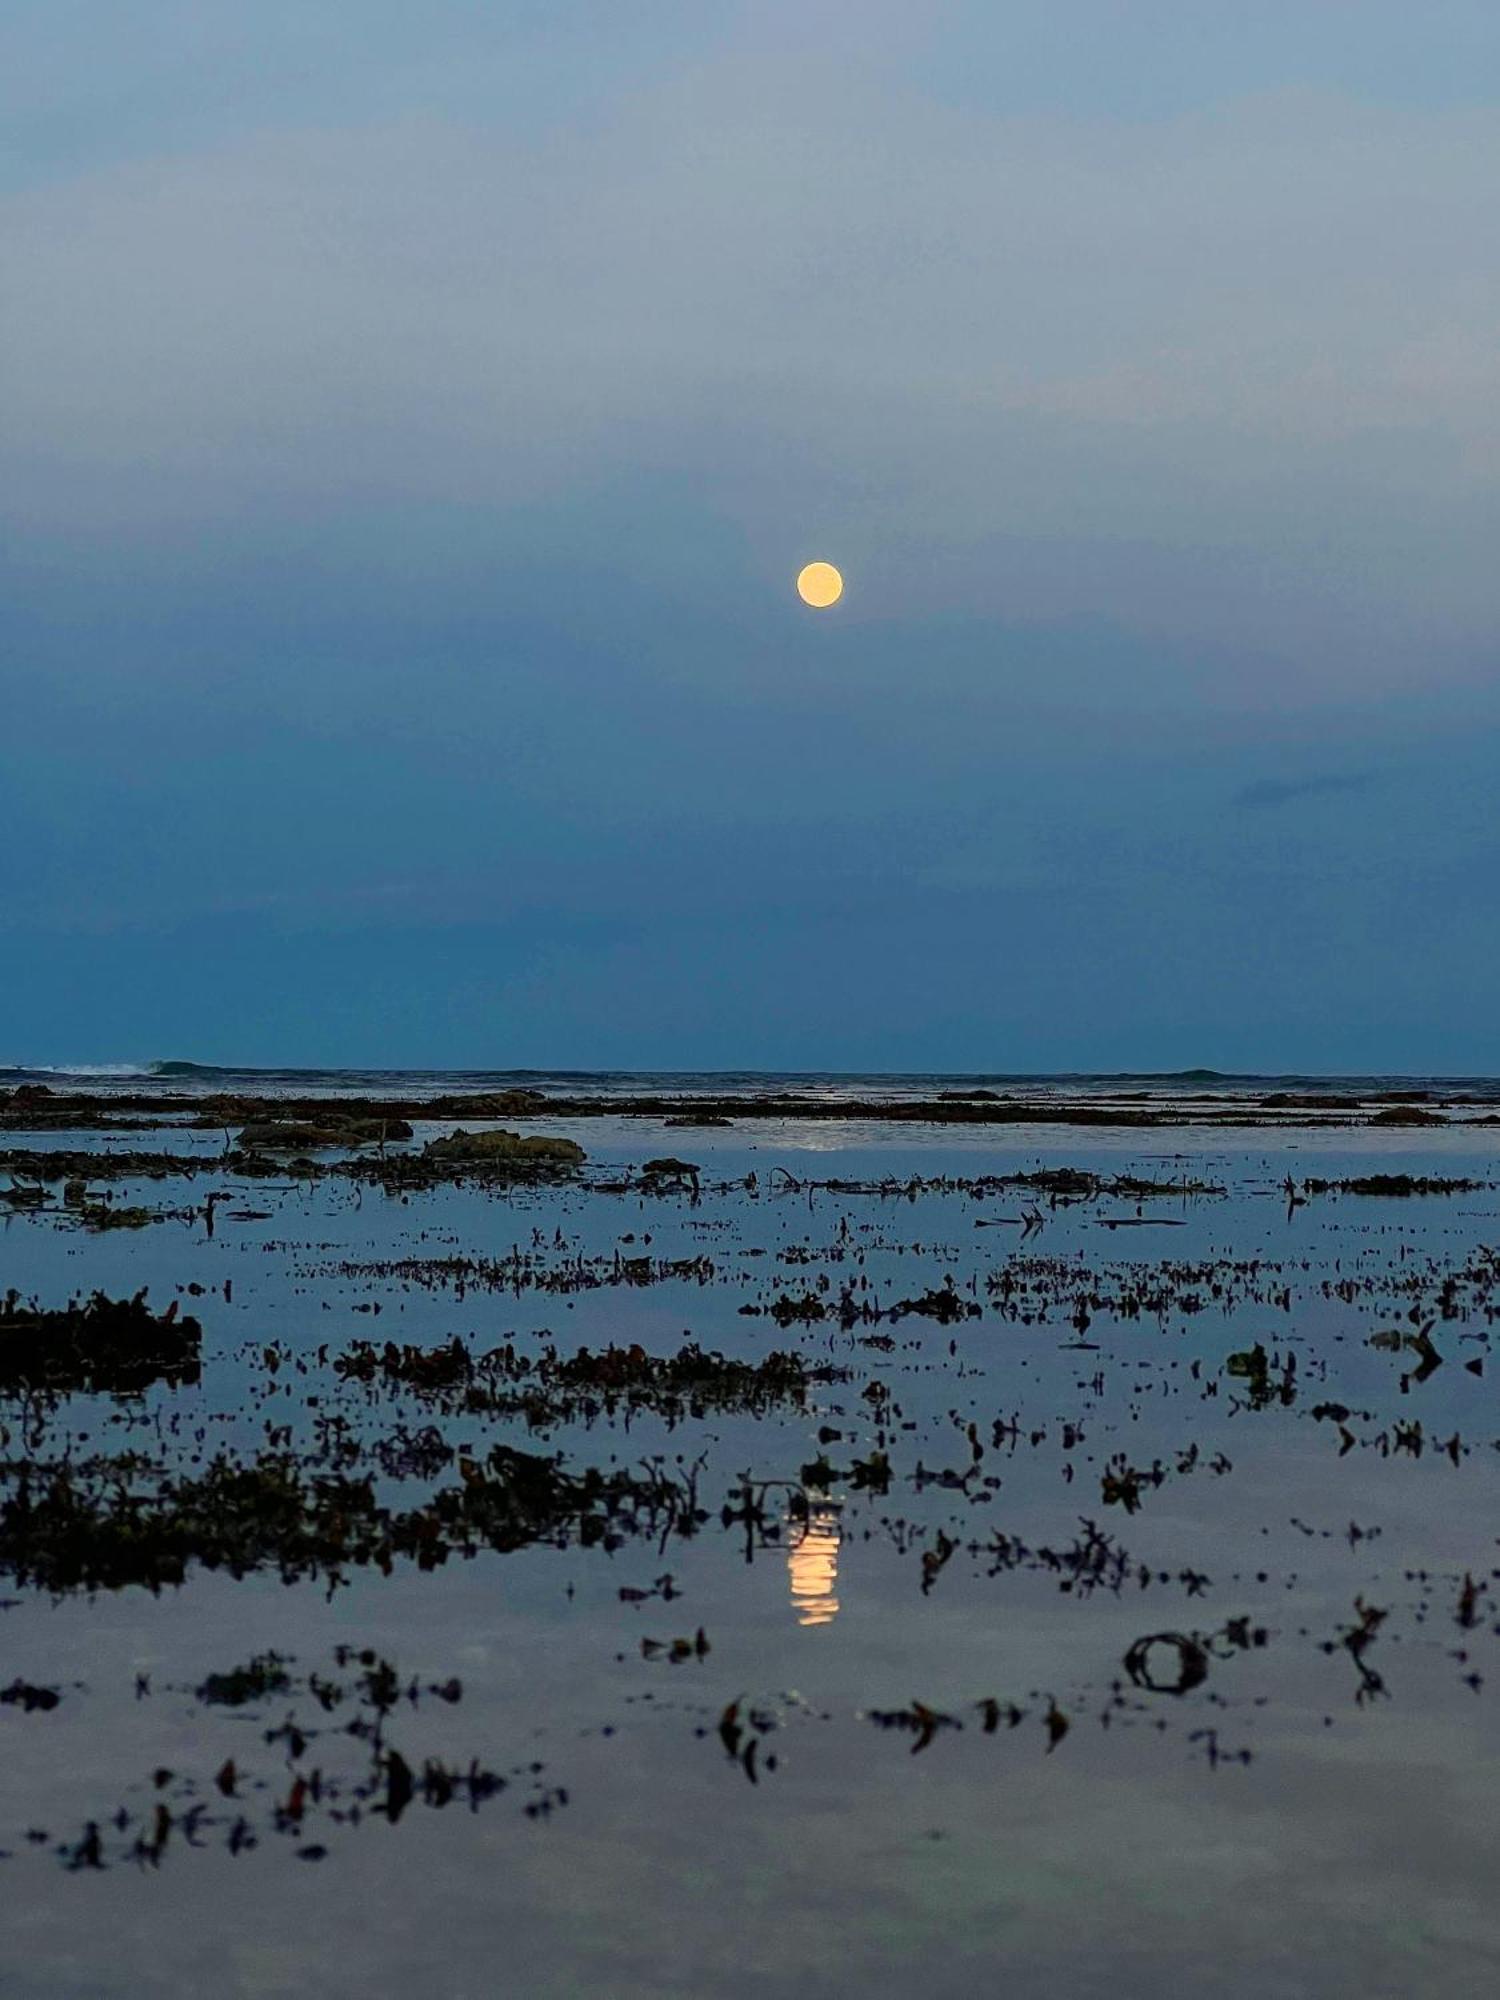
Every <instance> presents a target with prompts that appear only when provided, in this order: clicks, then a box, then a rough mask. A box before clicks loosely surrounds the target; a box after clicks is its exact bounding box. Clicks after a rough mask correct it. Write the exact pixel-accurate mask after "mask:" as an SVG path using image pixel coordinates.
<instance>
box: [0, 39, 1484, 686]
mask: <svg viewBox="0 0 1500 2000" xmlns="http://www.w3.org/2000/svg"><path fill="white" fill-rule="evenodd" d="M768 39H769V37H768ZM1497 178H1500V128H1497V125H1496V122H1495V120H1494V118H1493V116H1492V115H1490V114H1489V113H1488V111H1486V110H1483V109H1462V108H1460V109H1447V110H1444V111H1441V112H1437V111H1425V112H1424V111H1414V110H1411V109H1402V108H1397V107H1394V106H1391V105H1371V104H1365V105H1354V104H1351V103H1349V102H1346V101H1343V100H1340V99H1338V98H1336V97H1333V96H1330V95H1327V94H1321V95H1320V94H1316V93H1312V92H1306V91H1289V92H1282V93H1272V94H1268V95H1266V96H1263V97H1260V98H1256V99H1250V100H1245V101H1242V102H1240V103H1238V104H1233V105H1228V106H1223V107H1221V108H1219V109H1218V110H1217V111H1216V112H1215V113H1214V115H1213V116H1211V117H1209V116H1205V115H1203V114H1195V113H1192V112H1183V113H1181V114H1179V115H1175V116H1172V117H1167V118H1160V119H1155V120H1150V121H1136V122H1126V121H1120V120H1113V119H1110V118H1107V117H1096V118H1094V119H1091V120H1080V119H1076V118H1069V117H1066V116H1064V115H1062V114H1060V113H1055V112H1054V113H1051V114H1048V115H1044V116H1042V115H1031V116H1023V115H1014V116H1009V117H994V116H986V115H983V114H981V113H980V112H979V111H978V110H977V109H976V108H974V107H973V106H966V105H963V104H954V103H949V102H944V101H942V100H940V99H938V98H936V97H933V96H928V95H924V94H923V93H922V92H921V91H920V90H918V89H914V88H912V87H910V86H909V85H908V84H906V83H905V82H904V81H903V80H902V79H901V78H900V77H899V76H897V75H895V74H893V73H890V72H888V71H887V70H885V69H882V68H881V67H879V66H878V65H873V64H870V63H868V62H861V63H856V64H854V65H853V66H852V67H851V68H850V69H849V70H848V71H847V72H844V71H841V72H840V74H839V78H838V87H837V88H830V87H829V84H828V79H827V76H826V74H825V73H824V71H823V70H822V68H821V67H820V66H819V65H816V64H815V65H810V66H807V65H799V64H798V63H796V62H795V61H789V60H788V59H787V57H786V56H785V55H781V56H779V57H778V55H777V54H776V52H775V51H774V50H773V49H771V48H766V47H761V46H758V45H757V44H755V43H752V44H751V45H750V46H748V47H736V48H734V49H733V50H732V51H730V52H728V53H725V52H724V51H722V50H715V49H713V48H712V47H711V46H710V47H708V48H706V49H705V48H703V47H701V46H697V45H694V46H693V47H692V48H691V50H690V52H689V54H688V56H687V57H685V58H684V59H682V60H681V61H680V62H676V63H674V62H672V61H669V60H664V61H663V62H662V63H661V64H660V65H659V66H658V67H657V69H656V70H655V72H654V73H653V74H652V75H651V76H650V77H649V78H647V79H644V80H638V87H637V88H633V89H630V90H627V91H622V92H621V93H619V94H618V95H617V96H615V97H613V98H607V99H605V100H604V101H602V102H600V103H597V104H595V105H593V106H592V107H591V109H590V114H589V115H588V116H587V117H584V116H582V115H580V114H578V113H577V111H576V107H575V108H574V109H573V110H572V111H571V112H569V114H568V115H561V114H560V115H559V116H558V118H557V119H556V120H555V121H554V122H552V123H548V122H547V121H546V120H545V119H533V120H532V121H530V122H529V123H523V124H520V125H515V124H512V123H508V122H506V121H504V120H500V121H496V122H493V123H486V122H485V121H484V119H483V118H482V116H480V115H479V114H478V113H477V112H475V113H474V114H472V115H470V116H469V117H468V118H466V119H462V120H460V119H455V118H451V117H450V118H445V117H442V116H438V115H426V116H423V117H420V118H391V117H389V116H387V117H384V118H374V119H370V120H368V121H367V122H361V123H357V124H349V125H345V126H328V127H325V128H321V129H320V128H319V127H318V126H316V125H314V124H312V123H304V124H303V125H302V126H301V127H300V128H296V127H294V128H291V129H282V130H278V131H275V132H274V133H269V132H262V133H252V134H249V135H241V136H238V137H236V138H235V140H234V141H233V142H232V143H228V144H224V145H222V146H220V147H218V148H215V149H203V148H200V149H199V150H197V151H189V152H186V153H184V154H182V155H179V156H175V157H163V158H159V159H144V160H138V161H136V162H135V163H133V164H127V165H121V166H115V167H112V168H110V169H109V170H108V171H104V172H95V173H92V174H88V175H84V176H82V177H80V178H78V179H75V180H72V181H66V182H53V183H52V184H50V185H47V186H43V187H39V188H36V189H34V190H31V191H28V192H22V193H16V194H12V195H10V196H8V197H6V198H5V199H4V201H3V202H0V253H3V256H4V262H5V268H6V272H7V311H6V314H5V316H4V323H3V327H0V373H3V376H4V379H5V380H6V381H7V382H8V383H9V384H11V385H12V391H11V393H10V394H9V395H8V396H7V398H6V399H5V412H4V416H3V419H0V447H3V451H4V458H5V461H6V463H7V464H8V465H9V467H10V468H11V472H10V476H9V482H8V485H9V492H8V495H0V520H8V521H9V523H10V525H11V526H12V528H13V529H14V530H15V531H16V532H17V533H24V534H25V535H27V536H30V537H38V536H40V537H43V538H45V537H48V536H53V537H56V536H64V537H69V538H73V539H77V538H79V537H83V538H98V539H101V540H104V541H109V540H111V539H114V538H118V537H122V536H123V537H126V538H128V539H129V541H130V542H131V544H132V545H139V544H140V543H141V542H143V541H146V542H149V541H150V540H151V539H152V538H153V537H155V538H156V540H157V541H158V542H159V543H160V544H161V545H162V546H165V547H169V548H170V549H171V550H172V555H173V560H174V562H176V563H177V564H178V565H179V566H181V567H184V568H191V566H192V563H193V561H194V554H193V544H194V542H195V541H197V540H199V539H200V538H202V537H203V536H204V535H205V534H207V535H209V536H211V535H212V532H213V530H214V528H215V527H216V526H222V525H223V524H229V525H230V526H232V528H233V530H234V532H235V533H236V534H237V535H238V536H239V537H241V538H242V540H245V541H250V540H253V539H255V538H261V539H265V538H267V537H270V536H274V535H276V534H278V533H279V534H282V535H293V536H299V535H300V536H304V537H307V538H308V539H309V546H310V554H309V557H308V561H309V565H310V566H311V567H312V568H314V569H315V568H316V567H317V565H318V564H319V563H326V562H327V561H329V560H330V557H329V550H330V547H331V545H332V544H333V543H334V542H336V540H337V535H338V526H337V524H339V523H341V522H348V521H352V520H357V519H359V518H361V517H368V516H370V515H371V514H372V513H377V514H378V513H379V512H380V511H381V510H384V513H385V514H386V516H387V517H388V518H396V517H400V518H401V519H402V521H403V536H402V547H403V551H408V552H409V551H419V550H420V548H421V547H422V546H423V544H422V542H421V538H420V535H414V532H413V528H412V523H413V522H414V521H415V520H418V519H420V518H421V517H422V516H424V515H438V514H440V513H441V512H442V510H450V511H451V512H452V513H453V514H454V515H457V516H461V517H462V518H463V520H464V521H465V522H466V523H468V524H470V525H472V524H473V523H475V522H480V521H482V522H486V523H488V525H489V528H490V532H491V534H492V537H493V538H494V540H495V541H496V542H503V541H507V540H509V539H511V538H513V536H514V534H515V532H516V528H517V523H518V521H519V520H520V519H521V518H522V517H531V518H532V519H534V518H535V517H536V516H537V513H538V510H542V511H543V512H545V513H546V514H547V515H548V518H549V521H550V528H551V532H552V533H553V535H554V537H555V538H556V540H558V541H561V542H568V543H569V544H570V559H571V560H572V561H573V562H574V563H575V564H576V565H577V566H578V567H579V568H580V569H583V570H586V569H588V568H589V566H590V565H591V564H596V563H597V564H602V565H604V566H606V567H607V566H608V564H609V563H610V561H611V560H612V558H613V556H614V554H615V552H616V547H617V538H618V531H619V522H618V520H610V519H608V518H606V515H607V510H606V509H602V508H600V507H599V505H598V504H597V503H598V500H599V496H601V495H607V494H611V493H613V494H615V495H616V496H617V497H618V499H619V506H620V510H621V512H622V513H623V514H624V515H625V516H627V517H630V518H632V519H633V520H634V521H635V523H636V532H635V534H634V536H633V538H632V540H631V543H630V553H631V557H632V561H633V564H634V574H635V575H636V576H637V577H640V576H643V575H647V576H649V574H650V572H651V565H652V564H653V563H655V564H656V565H657V566H658V570H659V572H660V575H661V577H662V579H663V580H664V581H665V582H666V584H667V585H668V587H669V588H671V589H673V590H679V589H682V588H683V587H684V585H683V575H682V573H683V570H684V569H686V570H688V571H691V570H692V569H693V567H694V566H695V559H694V556H693V553H692V551H691V550H690V551H689V559H688V561H687V563H686V564H680V563H678V561H677V558H678V554H679V548H680V540H681V538H682V537H684V536H687V537H691V536H692V535H694V534H695V533H696V532H697V530H695V528H694V526H693V524H692V519H691V518H690V517H692V516H696V517H698V518H699V519H701V520H703V521H707V522H711V523H714V524H716V525H718V526H720V527H722V528H723V529H724V530H725V531H726V532H727V533H728V534H729V535H731V536H732V537H733V538H735V539H737V540H738V542H739V543H740V544H741V546H742V547H743V548H744V549H745V551H746V554H747V560H748V561H749V562H750V563H751V564H753V565H757V566H762V567H767V568H768V567H770V566H771V565H772V564H774V565H775V566H776V569H777V571H778V572H779V570H780V568H781V566H783V565H784V563H785V562H786V561H787V560H789V559H790V557H791V555H792V554H793V553H794V552H796V553H801V552H803V551H804V550H805V548H806V547H807V546H810V545H811V544H812V543H814V542H816V543H817V545H818V546H823V545H824V544H825V543H826V545H827V546H828V547H829V548H830V549H832V550H833V551H834V552H836V553H838V554H840V555H841V556H844V557H846V558H847V562H848V563H851V564H852V565H853V567H854V569H856V570H858V571H861V572H863V573H864V574H866V575H874V576H887V577H891V578H893V579H896V580H897V581H898V583H899V590H900V592H901V594H902V601H903V604H904V606H905V607H906V608H907V609H908V610H910V611H912V612H913V613H915V614H916V615H919V616H920V615H925V614H926V613H927V612H929V611H933V610H936V609H938V608H939V607H940V606H944V605H947V604H950V603H953V602H955V601H956V602H958V603H959V604H962V605H964V606H966V607H968V608H970V609H972V610H973V611H974V612H976V613H978V614H982V615H987V616H996V615H1006V616H1015V617H1020V618H1023V619H1025V618H1032V619H1041V620H1052V619H1057V618H1061V617H1078V618H1083V619H1087V618H1099V619H1110V618H1113V619H1116V620H1118V621H1119V622H1120V623H1122V624H1124V625H1126V626H1128V627H1129V628H1130V629H1131V630H1132V631H1135V632H1142V633H1151V634H1154V635H1157V636H1159V637H1161V638H1162V639H1164V640H1168V641H1173V642H1177V643H1180V644H1183V645H1189V646H1198V647H1200V648H1201V649H1202V659H1203V664H1202V668H1201V672H1202V674H1203V675H1204V677H1205V679H1206V680H1207V681H1210V682H1212V681H1215V680H1218V681H1223V680H1225V679H1227V678H1228V673H1227V670H1226V669H1225V668H1224V666H1223V664H1222V662H1223V659H1224V646H1223V635H1224V634H1226V633H1229V632H1232V633H1233V634H1234V638H1235V643H1236V645H1237V646H1238V647H1240V648H1242V649H1243V650H1245V651H1248V652H1249V653H1251V654H1254V653H1256V652H1257V651H1258V652H1259V653H1260V654H1262V655H1263V656H1264V665H1263V668H1262V671H1263V672H1264V673H1265V674H1266V675H1267V676H1268V677H1271V678H1273V679H1276V680H1277V682H1278V685H1282V686H1286V685H1287V684H1289V683H1292V682H1298V683H1300V684H1301V685H1304V686H1306V685H1313V686H1322V687H1326V686H1329V685H1335V686H1344V687H1347V686H1349V685H1350V684H1351V683H1352V682H1353V680H1354V678H1355V676H1356V674H1359V675H1364V676H1368V677H1369V681H1370V685H1371V686H1372V688H1373V689H1374V690H1375V691H1377V692H1378V691H1379V689H1380V687H1381V685H1383V684H1388V683H1389V682H1391V681H1393V680H1394V681H1400V680H1401V679H1402V678H1405V679H1407V680H1408V681H1409V680H1410V679H1411V678H1412V677H1413V676H1414V675H1415V674H1416V673H1417V672H1418V671H1419V669H1418V667H1417V666H1416V665H1415V664H1414V662H1416V661H1417V660H1418V659H1419V658H1420V660H1421V667H1420V671H1421V672H1422V673H1424V674H1428V675H1430V674H1432V673H1434V672H1445V671H1450V670H1453V671H1463V670H1467V669H1455V668H1451V667H1450V665H1449V660H1450V659H1451V660H1454V661H1456V660H1460V659H1463V658H1465V657H1466V656H1467V655H1468V653H1469V650H1470V649H1471V648H1472V647H1473V646H1475V645H1477V644H1478V642H1479V640H1480V638H1481V637H1482V635H1484V634H1486V633H1488V632H1489V631H1490V630H1491V629H1492V625H1493V613H1494V595H1493V568H1492V563H1491V559H1490V557H1491V547H1492V540H1493V506H1494V496H1495V484H1496V476H1495V471H1494V467H1495V465H1496V463H1500V454H1497V452H1496V450H1495V447H1496V445H1497V444H1500V419H1497V415H1496V413H1497V411H1500V372H1497V371H1500V363H1497V361H1496V358H1495V350H1494V343H1493V340H1492V338H1491V329H1492V327H1493V324H1494V319H1495V315H1496V312H1497V311H1500V285H1497V282H1496V276H1495V272H1494V270H1493V260H1490V262H1489V263H1486V262H1485V261H1484V260H1483V259H1476V255H1475V244H1476V242H1479V241H1482V240H1484V239H1483V231H1484V230H1485V229H1487V227H1488V220H1487V216H1486V214H1485V212H1484V207H1483V203H1484V194H1483V190H1484V189H1485V188H1486V187H1489V186H1492V185H1494V184H1495V181H1496V179H1497ZM671 491H677V492H679V493H681V494H683V495H686V494H687V493H689V492H691V495H692V501H691V506H689V505H688V504H687V503H686V501H684V504H683V506H682V507H681V508H680V509H679V510H678V513H677V514H675V515H674V514H673V512H672V511H671V509H670V507H667V506H664V505H662V503H661V499H660V496H661V495H662V493H663V492H671ZM642 493H644V495H645V502H646V504H645V506H644V507H642V506H641V504H640V501H639V499H638V498H637V497H633V496H639V495H640V494H642ZM590 509H592V510H593V516H594V518H593V519H592V520H590V519H588V518H583V519H579V518H578V516H579V514H580V512H582V513H583V514H584V515H585V516H586V515H587V514H588V512H589V510H590ZM649 528H654V529H656V530H657V531H658V532H657V533H656V534H655V536H654V537H653V536H652V535H651V534H648V533H646V532H644V530H646V529H649ZM653 539H654V540H655V543H656V552H655V553H654V554H653V552H652V549H651V546H650V544H651V543H652V541H653ZM405 566H406V567H407V568H408V569H410V567H411V556H410V554H408V556H407V561H406V565H405ZM674 572H675V573H674ZM854 581H855V580H854V577H853V576H852V575H851V593H850V615H851V616H853V615H855V612H856V609H857V604H858V601H859V592H858V591H857V590H856V589H855V588H854ZM685 587H686V588H688V589H689V590H692V591H695V592H696V593H697V594H698V595H699V596H700V597H701V596H703V595H704V594H705V593H706V592H708V591H711V590H712V589H713V588H714V578H713V576H712V574H708V575H705V576H704V577H703V578H702V579H701V580H699V581H693V582H690V583H688V584H687V585H686V586H685ZM864 601H865V602H868V601H869V600H868V597H866V598H865V600H864ZM1288 661H1291V662H1293V663H1294V665H1295V673H1291V672H1289V671H1288V669H1287V666H1286V663H1287V662H1288ZM1356 663H1357V664H1356ZM1234 671H1235V673H1237V674H1238V673H1239V671H1240V669H1239V666H1238V664H1236V667H1235V669H1234ZM1183 691H1184V694H1185V696H1187V697H1188V698H1191V696H1192V694H1193V692H1194V689H1193V687H1192V685H1191V682H1190V681H1185V683H1184V690H1183Z"/></svg>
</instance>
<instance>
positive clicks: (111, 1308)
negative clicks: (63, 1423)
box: [0, 1289, 203, 1396]
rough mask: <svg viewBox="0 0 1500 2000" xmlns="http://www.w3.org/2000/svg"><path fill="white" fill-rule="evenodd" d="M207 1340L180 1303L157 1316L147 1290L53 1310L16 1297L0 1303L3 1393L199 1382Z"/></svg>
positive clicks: (128, 1389) (116, 1390)
mask: <svg viewBox="0 0 1500 2000" xmlns="http://www.w3.org/2000/svg"><path fill="white" fill-rule="evenodd" d="M202 1337H203V1329H202V1327H201V1326H200V1325H199V1323H198V1321H197V1320H196V1319H194V1318H193V1317H192V1316H191V1315H190V1314H183V1315H181V1316H180V1317H179V1315H178V1311H177V1302H176V1300H175V1299H174V1300H173V1302H172V1303H171V1305H169V1306H168V1307H167V1309H166V1311H165V1312H163V1313H153V1312H152V1311H151V1309H150V1308H149V1307H148V1306H147V1304H146V1293H145V1290H144V1289H143V1290H141V1291H139V1292H137V1293H136V1294H135V1295H134V1297H133V1298H128V1299H111V1298H108V1297H106V1295H105V1294H104V1293H103V1292H95V1293H94V1295H93V1296H92V1298H89V1299H86V1300H84V1301H82V1302H81V1303H80V1302H78V1301H74V1302H72V1303H70V1304H68V1305H66V1306H63V1307H61V1308H60V1309H57V1310H53V1311H45V1310H43V1308H41V1307H40V1306H38V1305H36V1304H34V1303H31V1304H26V1303H23V1302H22V1300H21V1297H20V1294H19V1293H18V1292H14V1291H12V1292H8V1293H7V1294H6V1295H5V1298H4V1299H3V1300H0V1392H4V1391H14V1390H18V1389H41V1390H47V1391H51V1392H54V1393H64V1392H68V1391H72V1390H92V1391H96V1392H105V1393H108V1394H111V1395H116V1396H124V1395H138V1394H139V1393H140V1392H141V1391H142V1390H143V1389H146V1388H148V1387H149V1386H150V1385H151V1384H152V1383H153V1382H164V1383H167V1384H168V1385H170V1386H172V1387H176V1386H178V1385H180V1384H183V1383H192V1382H196V1381H197V1380H198V1355H199V1346H200V1343H201V1341H202Z"/></svg>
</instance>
